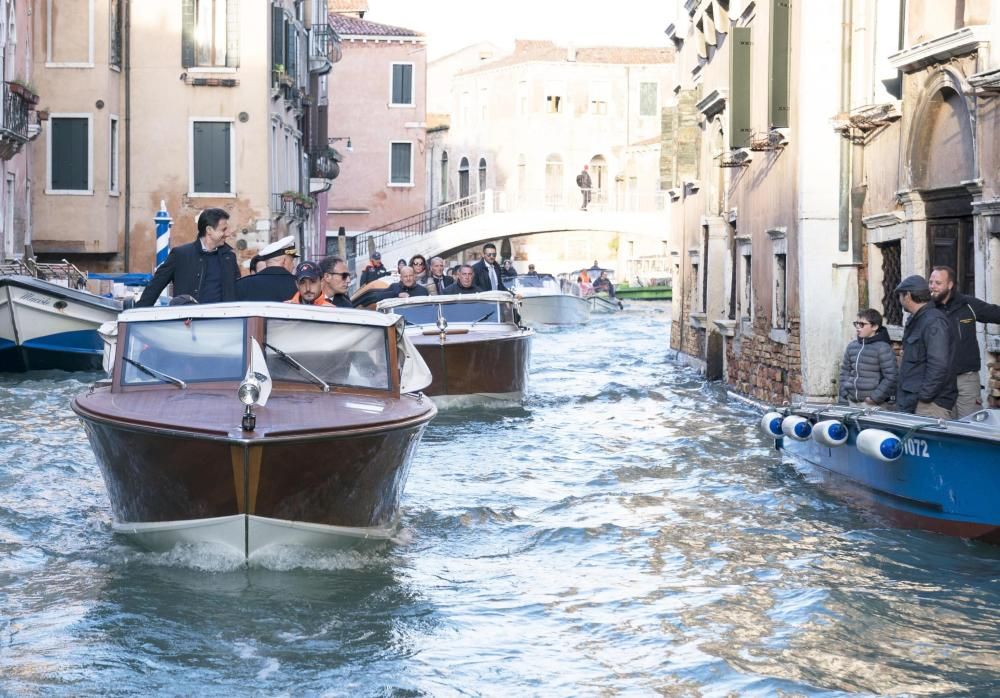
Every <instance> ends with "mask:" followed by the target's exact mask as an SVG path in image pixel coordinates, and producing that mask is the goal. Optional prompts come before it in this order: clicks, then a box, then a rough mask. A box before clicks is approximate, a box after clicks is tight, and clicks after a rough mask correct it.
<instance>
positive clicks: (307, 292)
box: [288, 262, 330, 305]
mask: <svg viewBox="0 0 1000 698" xmlns="http://www.w3.org/2000/svg"><path fill="white" fill-rule="evenodd" d="M295 287H296V288H297V289H298V291H297V292H296V294H295V295H294V296H292V298H291V300H289V301H288V302H289V303H299V304H301V305H330V302H329V301H328V300H327V299H326V298H324V297H323V270H322V269H320V267H319V265H318V264H316V262H301V263H300V264H299V266H297V267H295Z"/></svg>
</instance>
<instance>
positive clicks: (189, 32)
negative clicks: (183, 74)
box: [181, 0, 195, 68]
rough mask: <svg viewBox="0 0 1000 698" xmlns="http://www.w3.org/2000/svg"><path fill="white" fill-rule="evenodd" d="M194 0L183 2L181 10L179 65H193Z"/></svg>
mask: <svg viewBox="0 0 1000 698" xmlns="http://www.w3.org/2000/svg"><path fill="white" fill-rule="evenodd" d="M194 10H195V7H194V0H184V3H183V5H182V9H181V25H182V26H181V65H183V66H184V67H185V68H190V67H191V66H193V65H195V57H194V23H195V18H194Z"/></svg>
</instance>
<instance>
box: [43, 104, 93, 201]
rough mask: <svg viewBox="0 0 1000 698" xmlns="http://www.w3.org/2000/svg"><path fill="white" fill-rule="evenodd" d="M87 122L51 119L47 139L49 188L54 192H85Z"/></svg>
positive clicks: (86, 180) (87, 188)
mask: <svg viewBox="0 0 1000 698" xmlns="http://www.w3.org/2000/svg"><path fill="white" fill-rule="evenodd" d="M87 127H88V123H87V119H80V118H66V117H61V118H54V119H52V125H51V128H50V133H49V137H50V138H51V139H52V160H51V162H50V163H49V166H50V167H51V169H52V172H51V179H52V189H53V190H55V191H88V190H89V186H88V184H89V181H88V180H89V177H88V174H89V173H88V169H89V167H88V165H89V163H88V137H89V133H88V128H87Z"/></svg>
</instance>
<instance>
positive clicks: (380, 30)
mask: <svg viewBox="0 0 1000 698" xmlns="http://www.w3.org/2000/svg"><path fill="white" fill-rule="evenodd" d="M330 26H332V27H333V28H334V30H335V31H336V32H337V33H338V34H340V36H341V37H350V36H386V37H393V36H400V37H402V36H410V37H417V36H423V34H421V33H420V32H418V31H414V30H413V29H405V28H403V27H394V26H392V25H391V24H379V23H378V22H370V21H368V20H367V19H358V18H357V17H349V16H347V15H339V14H331V15H330Z"/></svg>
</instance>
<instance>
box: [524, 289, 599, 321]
mask: <svg viewBox="0 0 1000 698" xmlns="http://www.w3.org/2000/svg"><path fill="white" fill-rule="evenodd" d="M521 322H523V323H524V324H526V325H528V326H529V327H537V326H539V325H584V324H586V323H588V322H590V303H589V302H587V301H586V300H585V299H583V298H580V297H579V296H571V295H568V294H552V295H527V294H525V295H524V297H523V298H522V299H521Z"/></svg>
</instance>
